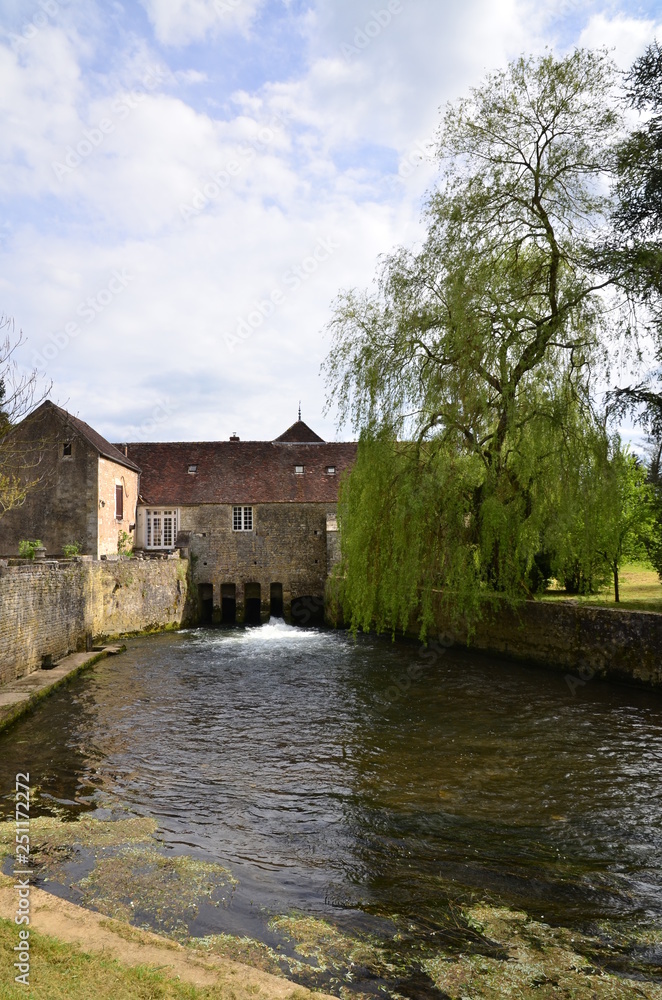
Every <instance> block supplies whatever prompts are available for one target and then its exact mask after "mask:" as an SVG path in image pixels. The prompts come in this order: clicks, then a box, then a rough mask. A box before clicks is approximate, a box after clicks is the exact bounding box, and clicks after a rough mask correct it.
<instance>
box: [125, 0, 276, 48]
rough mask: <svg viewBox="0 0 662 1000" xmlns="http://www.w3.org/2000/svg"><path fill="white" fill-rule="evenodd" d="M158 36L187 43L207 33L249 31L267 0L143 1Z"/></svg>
mask: <svg viewBox="0 0 662 1000" xmlns="http://www.w3.org/2000/svg"><path fill="white" fill-rule="evenodd" d="M143 3H144V6H145V9H146V11H147V14H148V16H149V19H150V21H151V22H152V24H153V25H154V31H155V33H156V37H157V38H158V39H159V41H160V42H162V43H163V44H164V45H172V46H183V45H188V44H189V43H190V42H195V41H200V40H201V39H203V38H204V37H205V36H206V35H207V34H212V35H214V34H217V33H218V32H221V31H246V30H247V28H248V27H249V25H250V24H251V22H252V21H253V18H254V17H255V15H256V13H257V11H258V10H259V8H260V6H261V5H262V3H263V0H143Z"/></svg>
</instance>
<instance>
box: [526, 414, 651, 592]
mask: <svg viewBox="0 0 662 1000" xmlns="http://www.w3.org/2000/svg"><path fill="white" fill-rule="evenodd" d="M558 487H559V488H558V494H557V497H556V499H555V504H556V516H555V517H554V518H553V520H552V521H551V522H550V524H549V526H548V528H547V531H546V533H545V542H546V545H547V546H548V547H549V548H550V550H551V551H552V552H553V559H552V569H553V572H554V575H555V576H556V577H557V579H559V580H561V581H562V582H563V583H564V584H565V587H566V590H568V591H569V592H570V593H578V594H588V593H593V592H595V591H596V590H597V589H599V588H600V587H601V586H603V585H604V584H605V583H606V581H607V580H608V579H609V577H610V576H611V577H612V578H613V580H614V587H615V591H616V600H618V599H619V598H618V570H619V567H620V565H621V564H622V562H623V560H625V559H628V560H630V559H640V558H645V556H646V554H647V547H648V545H649V544H650V540H651V537H652V533H653V528H654V520H655V508H654V500H655V497H654V490H653V488H652V486H651V485H650V483H648V482H647V475H646V469H645V468H644V467H643V466H642V465H641V463H640V462H638V460H637V459H636V458H635V456H634V455H632V454H630V452H629V451H628V450H627V449H625V450H624V449H623V448H622V445H621V441H620V439H619V437H618V435H614V436H613V437H611V438H609V437H607V436H606V435H605V434H603V433H600V431H599V430H594V431H593V432H592V433H591V432H588V431H587V433H586V434H585V435H584V436H583V438H581V439H577V440H576V448H575V450H574V452H573V455H572V461H571V462H570V463H569V464H567V465H566V467H565V468H564V469H563V472H562V476H561V478H560V479H559V482H558Z"/></svg>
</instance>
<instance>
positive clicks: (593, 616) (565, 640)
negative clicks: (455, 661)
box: [437, 601, 662, 689]
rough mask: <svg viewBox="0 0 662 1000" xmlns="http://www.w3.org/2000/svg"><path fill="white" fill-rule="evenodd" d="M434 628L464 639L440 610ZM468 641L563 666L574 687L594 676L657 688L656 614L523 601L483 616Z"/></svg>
mask: <svg viewBox="0 0 662 1000" xmlns="http://www.w3.org/2000/svg"><path fill="white" fill-rule="evenodd" d="M437 628H438V630H439V634H440V635H442V634H443V635H445V636H448V637H449V638H453V639H454V640H455V641H456V642H457V643H461V644H466V642H467V633H466V631H465V630H463V629H457V630H453V629H449V628H448V627H447V625H446V624H445V622H444V617H443V615H442V614H441V613H439V614H438V615H437ZM469 645H470V647H471V648H472V649H480V650H484V651H486V652H492V653H500V654H505V655H506V656H509V657H512V658H513V659H518V660H524V661H527V662H529V663H537V664H540V665H541V666H545V667H552V668H554V669H558V670H563V671H565V672H566V673H567V674H568V683H569V684H570V687H571V688H574V689H576V687H577V685H580V684H583V683H585V682H587V681H589V680H591V679H592V678H594V677H603V678H608V679H611V680H619V681H625V682H627V683H635V684H643V685H646V686H650V687H662V614H655V613H652V612H644V611H621V610H620V609H611V608H594V607H588V606H586V605H580V604H570V603H556V602H554V603H552V602H543V601H527V602H526V603H525V604H523V605H522V606H521V608H520V609H519V610H518V611H517V612H513V611H509V610H506V609H501V610H499V611H498V613H496V614H492V615H490V616H486V617H485V619H484V620H483V621H482V622H480V623H479V624H478V626H477V627H476V630H475V633H474V634H473V635H472V636H471V639H470V642H469Z"/></svg>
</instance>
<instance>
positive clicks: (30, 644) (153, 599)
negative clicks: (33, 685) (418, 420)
mask: <svg viewBox="0 0 662 1000" xmlns="http://www.w3.org/2000/svg"><path fill="white" fill-rule="evenodd" d="M187 568H188V564H187V562H186V560H181V559H177V558H171V559H158V560H152V559H145V560H138V559H121V560H117V561H110V560H107V561H106V560H101V561H93V560H92V559H84V560H75V561H74V560H62V561H54V560H53V561H51V560H48V561H44V562H36V563H29V562H25V563H21V564H18V565H8V564H7V563H4V564H2V563H0V684H2V683H6V682H7V681H9V680H14V679H15V678H17V677H22V676H23V675H24V674H28V673H31V672H32V671H33V670H37V669H39V667H40V666H41V665H42V662H43V660H44V658H45V657H47V656H50V657H52V659H53V660H58V659H61V658H62V657H63V656H66V655H67V653H70V652H73V651H75V650H79V649H85V647H86V643H89V642H90V640H91V639H94V640H98V639H100V638H102V637H109V636H116V635H122V634H128V633H132V632H143V631H145V630H148V629H162V628H168V627H171V628H174V627H177V626H179V625H181V624H182V622H183V620H184V616H185V609H186V600H187V582H186V580H187V577H186V573H187Z"/></svg>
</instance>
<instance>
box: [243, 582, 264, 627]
mask: <svg viewBox="0 0 662 1000" xmlns="http://www.w3.org/2000/svg"><path fill="white" fill-rule="evenodd" d="M261 598H262V591H261V588H260V584H259V583H247V584H245V585H244V621H245V622H246V624H247V625H259V624H260V621H261V618H260V602H261Z"/></svg>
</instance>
